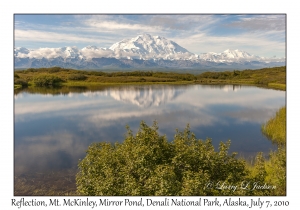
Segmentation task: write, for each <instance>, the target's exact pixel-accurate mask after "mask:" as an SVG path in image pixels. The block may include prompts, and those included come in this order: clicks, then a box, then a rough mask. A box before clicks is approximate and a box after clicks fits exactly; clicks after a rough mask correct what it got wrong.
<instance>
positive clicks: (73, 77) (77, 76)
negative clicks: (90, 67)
mask: <svg viewBox="0 0 300 210" xmlns="http://www.w3.org/2000/svg"><path fill="white" fill-rule="evenodd" d="M86 78H87V77H86V76H85V75H83V74H71V75H69V76H68V80H85V79H86Z"/></svg>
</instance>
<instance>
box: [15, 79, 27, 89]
mask: <svg viewBox="0 0 300 210" xmlns="http://www.w3.org/2000/svg"><path fill="white" fill-rule="evenodd" d="M14 84H15V85H21V86H22V87H27V86H28V82H27V81H25V80H23V79H18V78H17V79H16V78H15V79H14Z"/></svg>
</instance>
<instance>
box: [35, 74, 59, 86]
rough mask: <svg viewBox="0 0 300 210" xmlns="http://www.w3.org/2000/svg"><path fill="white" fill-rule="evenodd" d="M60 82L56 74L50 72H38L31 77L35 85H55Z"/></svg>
mask: <svg viewBox="0 0 300 210" xmlns="http://www.w3.org/2000/svg"><path fill="white" fill-rule="evenodd" d="M60 82H62V79H61V78H59V77H58V76H55V75H51V74H40V75H37V76H35V77H34V78H33V83H34V84H35V85H36V86H55V85H58V84H59V83H60Z"/></svg>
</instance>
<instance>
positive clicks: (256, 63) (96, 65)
mask: <svg viewBox="0 0 300 210" xmlns="http://www.w3.org/2000/svg"><path fill="white" fill-rule="evenodd" d="M14 57H15V68H30V67H34V68H38V67H51V66H60V67H65V68H75V69H101V68H198V69H201V68H228V67H230V68H259V67H264V66H281V65H285V58H276V57H273V58H263V57H259V56H256V55H251V54H249V53H247V52H245V51H241V50H230V49H228V50H225V51H224V52H222V53H215V52H209V53H203V54H200V55H197V54H194V53H192V52H189V51H188V50H187V49H185V48H183V47H181V46H180V45H178V44H177V43H175V42H174V41H171V40H168V39H166V38H164V37H160V36H151V35H149V34H143V35H139V36H137V37H135V38H132V39H124V40H122V41H120V42H117V43H115V44H113V45H112V46H111V47H110V48H99V47H96V46H87V47H84V48H82V49H78V48H77V47H62V48H39V49H35V50H30V49H26V48H24V47H17V48H15V49H14Z"/></svg>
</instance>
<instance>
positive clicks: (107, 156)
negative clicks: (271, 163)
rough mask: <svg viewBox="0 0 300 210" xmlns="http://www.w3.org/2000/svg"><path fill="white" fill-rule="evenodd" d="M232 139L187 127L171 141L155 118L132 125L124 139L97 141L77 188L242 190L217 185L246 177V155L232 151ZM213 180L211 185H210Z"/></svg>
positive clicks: (162, 192)
mask: <svg viewBox="0 0 300 210" xmlns="http://www.w3.org/2000/svg"><path fill="white" fill-rule="evenodd" d="M229 145H230V142H227V143H220V146H219V151H215V149H214V146H213V145H212V141H211V140H210V139H207V140H205V141H203V140H199V139H196V137H195V135H194V134H193V133H191V132H190V130H189V127H187V128H186V129H185V130H184V131H183V132H179V131H177V132H176V134H175V137H174V140H173V141H172V142H168V141H167V139H166V136H160V135H159V134H158V126H157V124H156V122H154V124H153V126H152V127H148V126H147V125H146V124H145V123H144V122H141V124H140V128H139V131H138V132H137V134H136V135H133V134H132V131H131V130H130V129H129V128H128V131H127V136H126V138H125V141H124V142H123V143H121V144H120V143H116V144H114V145H112V144H111V143H104V142H102V143H94V144H92V145H91V146H90V147H89V148H88V151H87V155H86V157H85V158H84V159H83V160H81V161H80V162H79V165H78V166H79V172H78V173H77V176H76V184H77V190H78V192H79V193H80V194H82V195H106V196H113V195H116V196H122V195H130V196H137V195H138V196H148V195H152V196H172V195H176V196H180V195H194V196H195V195H244V194H246V193H247V191H246V190H241V189H237V190H236V191H233V190H230V189H217V188H216V186H217V183H218V182H226V183H230V184H232V185H240V183H241V182H242V181H244V180H245V179H246V178H247V174H248V171H247V169H246V164H245V161H244V160H241V159H237V158H235V154H231V155H230V154H228V149H229ZM212 186H213V187H212Z"/></svg>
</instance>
